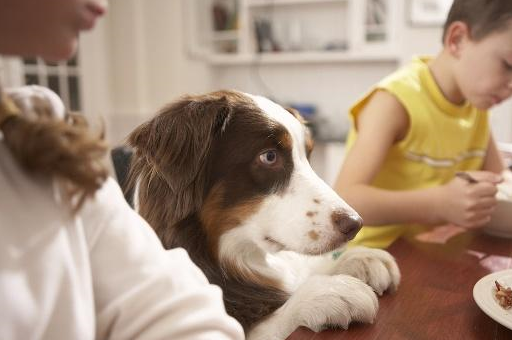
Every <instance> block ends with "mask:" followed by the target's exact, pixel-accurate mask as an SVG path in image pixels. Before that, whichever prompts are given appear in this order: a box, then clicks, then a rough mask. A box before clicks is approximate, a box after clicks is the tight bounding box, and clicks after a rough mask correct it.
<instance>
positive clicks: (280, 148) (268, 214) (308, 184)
mask: <svg viewBox="0 0 512 340" xmlns="http://www.w3.org/2000/svg"><path fill="white" fill-rule="evenodd" d="M129 143H130V144H131V145H132V146H133V147H134V149H135V164H134V167H133V170H134V172H133V173H132V175H134V176H136V178H137V181H138V190H137V191H138V197H136V200H138V206H139V211H140V213H141V214H142V215H143V216H144V217H145V218H146V219H148V221H149V222H150V224H151V225H153V227H155V229H156V230H157V232H158V233H159V235H160V237H161V238H162V239H166V235H167V234H169V235H171V234H172V233H173V232H175V231H173V230H172V229H173V228H177V227H179V223H180V221H183V220H184V219H187V218H190V216H196V217H197V218H198V219H199V220H200V221H201V222H202V223H201V224H202V225H203V231H204V234H205V235H206V237H207V239H208V244H209V246H210V249H211V251H212V252H213V253H218V252H220V253H221V254H222V253H223V250H224V249H231V247H230V245H233V244H234V243H236V244H238V245H240V244H250V243H253V244H254V243H255V244H256V245H258V246H259V247H261V248H263V249H264V250H266V251H271V252H273V251H279V250H292V251H296V252H299V253H307V254H319V253H323V252H326V251H329V250H332V249H334V248H336V247H338V246H340V245H342V244H343V243H345V242H346V241H348V240H350V239H352V238H353V237H354V236H355V234H356V233H357V232H358V231H359V229H360V227H361V219H360V217H359V216H358V215H357V213H356V212H355V211H354V210H353V209H352V208H351V207H350V206H349V205H348V204H346V203H345V202H344V201H343V200H342V199H341V198H340V197H339V196H338V195H337V194H336V193H335V192H334V191H333V190H332V189H331V188H330V187H329V186H328V185H327V184H325V183H324V182H323V181H322V180H321V179H320V178H319V177H318V176H317V175H316V174H315V173H314V171H313V170H312V169H311V166H310V165H309V162H308V156H309V154H310V152H311V150H312V144H313V143H312V140H311V137H310V136H309V132H308V129H307V127H306V126H305V125H304V124H303V122H302V120H301V119H300V117H299V116H298V115H297V114H296V113H294V112H293V111H291V110H286V109H284V108H283V107H281V106H280V105H278V104H276V103H274V102H272V101H270V100H269V99H266V98H264V97H260V96H253V95H248V94H243V93H240V92H235V91H220V92H214V93H210V94H207V95H202V96H188V97H184V98H182V99H180V100H178V101H176V102H174V103H172V104H170V105H169V106H167V107H165V108H164V109H163V110H162V111H161V112H160V113H159V114H158V115H157V116H156V117H155V118H154V119H152V120H151V121H149V122H147V123H145V124H144V125H142V126H140V127H139V128H137V129H136V130H135V131H134V132H133V133H132V134H131V135H130V137H129Z"/></svg>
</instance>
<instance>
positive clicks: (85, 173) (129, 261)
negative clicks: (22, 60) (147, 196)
mask: <svg viewBox="0 0 512 340" xmlns="http://www.w3.org/2000/svg"><path fill="white" fill-rule="evenodd" d="M0 8H1V10H0V53H2V54H9V55H18V56H23V57H32V56H41V57H43V58H46V59H48V60H65V59H68V58H70V57H71V56H72V55H73V54H74V53H75V48H76V47H75V46H76V39H77V35H78V33H79V31H81V30H84V29H90V28H92V27H93V26H94V23H95V20H96V19H97V18H98V17H99V16H100V15H101V14H103V12H104V11H105V9H106V7H105V4H104V3H103V2H99V1H98V0H37V1H34V0H0ZM106 154H107V148H106V146H105V145H104V142H103V141H102V140H101V138H99V137H97V136H94V134H93V133H92V132H90V130H89V129H88V128H87V126H86V125H85V123H84V120H83V119H81V118H80V116H74V115H72V114H68V113H66V112H65V109H64V106H63V104H62V102H61V100H60V99H59V98H58V96H57V95H56V94H55V93H53V92H51V91H50V90H48V89H46V88H43V87H40V86H30V87H24V88H21V89H16V90H5V91H2V88H1V87H0V339H23V340H25V339H66V340H70V339H173V340H192V339H194V340H201V339H203V340H215V339H219V340H240V339H243V338H244V335H243V330H242V328H241V326H240V325H239V324H238V323H237V322H236V321H235V319H233V318H231V317H230V316H228V315H227V313H226V312H225V309H224V305H223V302H222V292H221V290H220V289H219V288H218V287H216V286H213V285H210V284H209V283H208V282H207V280H206V278H205V276H204V275H203V273H202V272H201V271H200V270H199V269H198V268H197V267H196V266H195V265H194V264H193V263H192V262H191V260H190V259H189V257H188V255H187V253H186V252H185V251H184V250H183V249H173V250H169V251H166V250H164V249H163V247H162V246H161V244H160V241H159V240H158V238H157V237H156V235H155V233H154V232H153V230H152V229H151V228H150V226H149V225H148V224H147V223H146V222H145V221H144V220H143V219H142V218H141V217H140V216H139V215H138V214H137V213H135V212H134V211H133V210H132V209H131V208H130V207H129V206H128V204H127V203H126V202H125V200H124V197H123V195H122V193H121V190H120V189H119V186H118V185H117V183H116V182H115V181H114V180H113V179H111V178H108V175H107V174H108V172H107V168H106V166H105V165H104V164H103V161H104V159H105V157H106Z"/></svg>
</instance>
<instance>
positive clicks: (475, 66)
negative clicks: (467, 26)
mask: <svg viewBox="0 0 512 340" xmlns="http://www.w3.org/2000/svg"><path fill="white" fill-rule="evenodd" d="M455 73H456V77H457V82H458V86H459V88H460V91H461V94H462V95H463V97H464V98H466V100H468V101H469V102H470V103H471V104H473V105H474V106H475V107H477V108H479V109H482V110H486V109H489V108H491V107H492V106H494V105H497V104H499V103H501V102H502V101H504V100H505V99H507V98H508V97H510V95H511V94H512V24H509V25H508V27H507V28H506V29H504V30H500V31H496V32H493V33H491V34H489V35H488V36H485V37H484V38H483V39H481V40H479V41H473V40H471V39H470V38H469V37H466V38H465V41H464V42H463V43H462V45H461V49H460V54H459V58H458V62H457V63H456V65H455Z"/></svg>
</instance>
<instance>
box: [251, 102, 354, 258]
mask: <svg viewBox="0 0 512 340" xmlns="http://www.w3.org/2000/svg"><path fill="white" fill-rule="evenodd" d="M249 96H250V97H251V98H252V99H253V100H254V101H255V102H256V104H257V105H258V106H259V107H260V108H261V110H262V111H263V112H265V113H266V114H267V115H268V116H269V117H270V118H271V119H273V120H275V121H277V122H279V123H280V124H282V125H283V126H284V127H285V128H286V129H287V130H288V132H289V133H290V135H291V137H292V140H293V148H292V157H293V163H294V164H293V165H294V169H293V173H292V175H291V180H290V183H289V185H288V188H287V189H286V191H285V193H284V194H281V195H273V196H270V197H268V198H266V199H265V201H264V203H263V204H262V206H261V208H260V209H259V211H258V212H257V213H256V214H255V215H253V216H252V217H251V220H252V221H253V222H254V225H255V227H256V230H258V231H259V232H260V235H259V239H264V237H271V238H272V239H273V240H275V241H277V242H279V243H281V244H282V245H284V246H285V248H286V249H290V250H294V251H297V252H301V253H302V252H315V253H316V252H322V251H324V250H325V249H326V248H327V247H329V246H330V245H331V243H332V242H333V240H336V239H339V238H340V230H338V229H337V228H335V226H333V224H332V213H333V211H335V210H342V211H345V212H346V213H347V214H349V215H354V216H357V213H356V212H355V211H354V210H353V209H352V208H351V207H350V206H349V205H348V204H347V203H345V202H344V201H343V200H342V199H341V198H340V197H339V196H338V195H337V194H336V193H335V192H334V191H333V190H332V189H331V188H330V187H329V186H328V185H327V184H326V183H325V182H324V181H323V180H321V179H320V178H319V177H318V176H317V175H316V174H315V172H314V171H313V169H312V168H311V166H310V164H309V162H308V160H307V157H306V150H305V131H304V126H303V125H302V124H301V123H300V122H299V121H298V120H297V119H296V118H295V117H294V116H293V115H292V114H290V113H289V112H288V111H286V110H285V109H284V108H283V107H281V106H280V105H278V104H276V103H274V102H272V101H270V100H269V99H267V98H264V97H260V96H253V95H249ZM308 213H309V215H310V216H308ZM268 247H269V246H268V244H267V248H266V250H269V251H272V250H274V249H269V248H268Z"/></svg>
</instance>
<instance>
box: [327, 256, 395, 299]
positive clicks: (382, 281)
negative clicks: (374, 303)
mask: <svg viewBox="0 0 512 340" xmlns="http://www.w3.org/2000/svg"><path fill="white" fill-rule="evenodd" d="M326 261H328V262H327V267H324V269H326V270H328V274H331V275H336V274H345V275H350V276H353V277H356V278H358V279H360V280H361V281H363V282H365V283H367V284H368V285H370V286H371V287H372V288H373V289H374V290H375V292H376V293H377V294H379V295H382V293H384V292H385V291H386V290H390V291H395V290H396V288H397V287H398V284H399V282H400V270H399V269H398V266H397V264H396V261H395V259H394V258H393V256H391V254H389V253H388V252H387V251H385V250H381V249H373V248H366V247H354V248H350V249H348V250H345V251H343V252H342V253H341V255H340V256H339V257H338V258H337V259H335V260H331V259H328V258H326ZM328 267H330V269H328Z"/></svg>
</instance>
